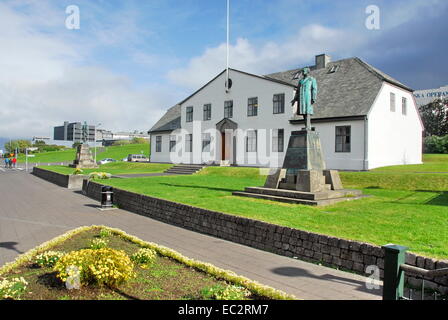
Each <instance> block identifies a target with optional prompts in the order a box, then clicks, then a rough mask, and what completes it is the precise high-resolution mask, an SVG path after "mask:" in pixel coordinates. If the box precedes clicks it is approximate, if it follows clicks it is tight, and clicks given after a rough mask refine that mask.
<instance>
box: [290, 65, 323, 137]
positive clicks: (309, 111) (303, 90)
mask: <svg viewBox="0 0 448 320" xmlns="http://www.w3.org/2000/svg"><path fill="white" fill-rule="evenodd" d="M302 73H303V78H302V79H300V80H299V83H298V87H297V91H296V94H295V96H294V99H293V100H292V101H291V104H293V105H294V103H295V102H296V101H297V103H298V107H297V114H299V115H303V116H304V118H305V123H306V130H311V115H313V114H314V110H313V104H314V103H315V102H316V97H317V81H316V79H315V78H313V77H311V76H310V68H308V67H307V68H304V69H303V72H302Z"/></svg>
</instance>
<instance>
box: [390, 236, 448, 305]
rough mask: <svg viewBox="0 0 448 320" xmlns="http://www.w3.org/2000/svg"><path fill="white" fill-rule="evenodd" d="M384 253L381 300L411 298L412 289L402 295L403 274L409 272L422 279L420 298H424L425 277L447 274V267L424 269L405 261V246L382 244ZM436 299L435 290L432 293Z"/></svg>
mask: <svg viewBox="0 0 448 320" xmlns="http://www.w3.org/2000/svg"><path fill="white" fill-rule="evenodd" d="M383 249H384V250H385V255H384V281H383V300H412V297H413V290H412V289H410V290H409V296H408V297H405V295H404V274H405V272H406V273H411V274H415V275H418V276H419V278H421V279H422V285H421V300H425V278H434V277H440V276H446V275H448V268H443V269H438V270H426V269H422V268H418V267H414V266H411V265H408V264H406V263H405V261H406V251H407V249H408V248H407V247H403V246H399V245H394V244H388V245H385V246H383ZM433 297H434V299H435V300H437V297H438V295H437V292H434V293H433Z"/></svg>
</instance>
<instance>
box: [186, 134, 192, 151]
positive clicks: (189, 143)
mask: <svg viewBox="0 0 448 320" xmlns="http://www.w3.org/2000/svg"><path fill="white" fill-rule="evenodd" d="M185 152H193V135H192V134H187V135H186V136H185Z"/></svg>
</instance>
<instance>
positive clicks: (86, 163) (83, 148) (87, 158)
mask: <svg viewBox="0 0 448 320" xmlns="http://www.w3.org/2000/svg"><path fill="white" fill-rule="evenodd" d="M70 167H72V168H76V169H96V168H98V165H97V164H96V163H95V161H94V160H93V157H92V153H91V152H90V147H89V145H88V144H81V145H79V146H78V149H77V152H76V159H75V160H74V161H73V164H71V165H70Z"/></svg>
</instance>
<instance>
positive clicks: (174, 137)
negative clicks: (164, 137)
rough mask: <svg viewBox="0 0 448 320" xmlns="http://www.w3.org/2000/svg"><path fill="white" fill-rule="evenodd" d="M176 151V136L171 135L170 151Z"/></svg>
mask: <svg viewBox="0 0 448 320" xmlns="http://www.w3.org/2000/svg"><path fill="white" fill-rule="evenodd" d="M174 151H176V136H170V152H174Z"/></svg>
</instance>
